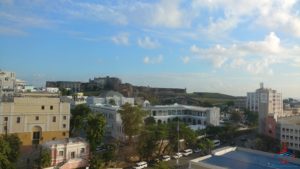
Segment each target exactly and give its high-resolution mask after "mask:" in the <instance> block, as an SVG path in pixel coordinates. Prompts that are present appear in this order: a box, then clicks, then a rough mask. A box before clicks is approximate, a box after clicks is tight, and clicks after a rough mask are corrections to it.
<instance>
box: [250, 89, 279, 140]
mask: <svg viewBox="0 0 300 169" xmlns="http://www.w3.org/2000/svg"><path fill="white" fill-rule="evenodd" d="M247 107H248V108H249V109H250V110H252V111H257V112H258V120H259V121H258V124H259V127H258V132H259V133H260V134H265V135H269V136H272V137H273V136H275V134H274V133H275V132H276V131H274V128H275V127H274V123H275V124H276V121H277V118H278V117H283V116H284V114H283V101H282V94H281V93H278V92H277V91H276V90H273V89H270V88H264V85H263V83H261V84H260V88H259V89H257V90H256V91H255V92H250V93H247ZM272 119H274V120H272ZM266 131H267V132H266Z"/></svg>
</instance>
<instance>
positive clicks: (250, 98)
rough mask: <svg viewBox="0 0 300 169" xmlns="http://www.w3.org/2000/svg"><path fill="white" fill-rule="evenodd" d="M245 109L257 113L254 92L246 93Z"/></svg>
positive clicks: (256, 96) (256, 100) (256, 97)
mask: <svg viewBox="0 0 300 169" xmlns="http://www.w3.org/2000/svg"><path fill="white" fill-rule="evenodd" d="M246 108H247V109H249V110H250V111H255V112H258V94H257V93H256V92H248V93H247V99H246Z"/></svg>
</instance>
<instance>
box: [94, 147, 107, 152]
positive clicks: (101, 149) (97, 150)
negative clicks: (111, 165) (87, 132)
mask: <svg viewBox="0 0 300 169" xmlns="http://www.w3.org/2000/svg"><path fill="white" fill-rule="evenodd" d="M106 150H107V148H106V147H104V146H97V147H96V152H103V151H106Z"/></svg>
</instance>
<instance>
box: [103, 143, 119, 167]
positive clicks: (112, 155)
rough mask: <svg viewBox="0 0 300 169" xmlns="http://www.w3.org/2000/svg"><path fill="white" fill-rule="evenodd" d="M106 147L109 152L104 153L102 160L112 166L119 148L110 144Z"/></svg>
mask: <svg viewBox="0 0 300 169" xmlns="http://www.w3.org/2000/svg"><path fill="white" fill-rule="evenodd" d="M106 147H107V151H105V152H104V153H103V155H102V158H103V160H104V161H105V162H106V163H108V164H110V162H111V161H113V160H114V159H115V158H116V150H117V146H116V145H115V144H108V145H106ZM108 166H109V165H108Z"/></svg>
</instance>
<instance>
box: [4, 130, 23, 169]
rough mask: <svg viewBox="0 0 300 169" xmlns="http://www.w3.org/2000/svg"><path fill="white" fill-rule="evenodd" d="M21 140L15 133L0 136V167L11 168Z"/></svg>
mask: <svg viewBox="0 0 300 169" xmlns="http://www.w3.org/2000/svg"><path fill="white" fill-rule="evenodd" d="M20 146H21V141H20V139H19V137H17V136H16V135H14V134H13V135H4V136H0V168H1V169H2V168H3V169H4V168H5V169H6V168H7V169H13V168H15V166H14V164H13V163H14V162H16V161H17V159H18V157H19V153H20Z"/></svg>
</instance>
